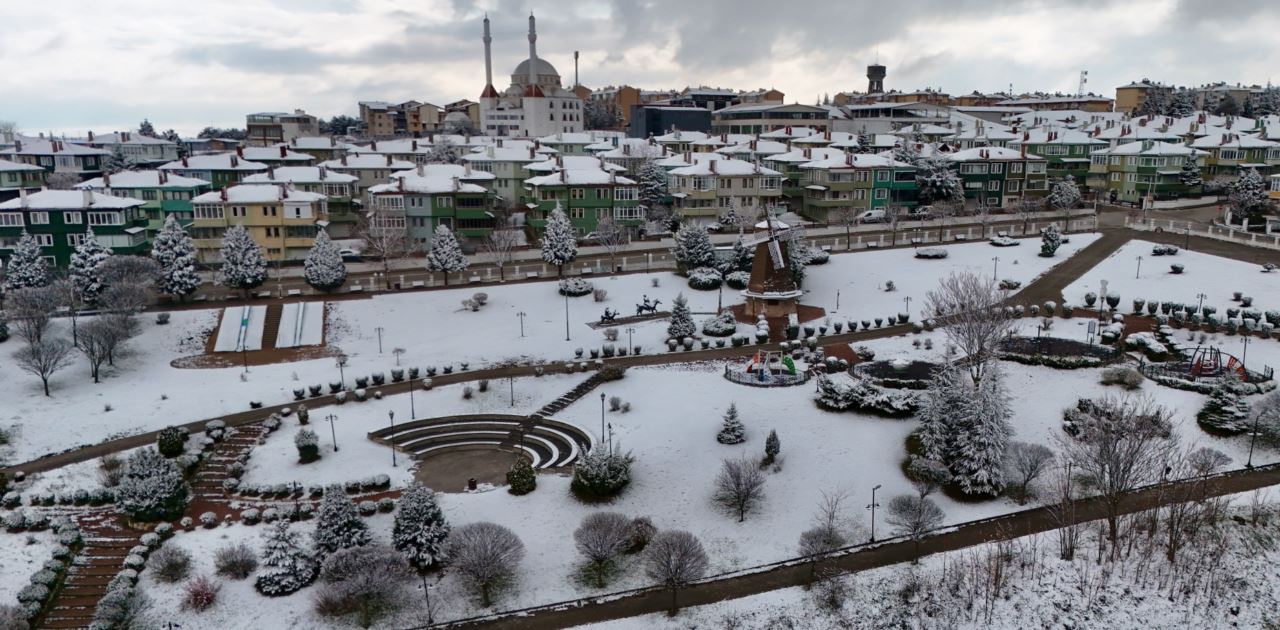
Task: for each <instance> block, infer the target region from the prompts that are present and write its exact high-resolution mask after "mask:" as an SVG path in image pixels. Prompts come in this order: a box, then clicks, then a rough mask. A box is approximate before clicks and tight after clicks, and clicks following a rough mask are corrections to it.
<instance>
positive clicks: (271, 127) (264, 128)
mask: <svg viewBox="0 0 1280 630" xmlns="http://www.w3.org/2000/svg"><path fill="white" fill-rule="evenodd" d="M245 131H246V133H247V136H248V139H247V140H246V142H247V143H248V144H249V145H251V146H256V147H269V146H272V145H276V144H280V143H281V142H288V141H290V140H293V139H294V138H297V137H300V136H318V135H320V124H319V121H317V120H316V117H315V116H312V115H311V114H308V113H307V112H305V111H302V110H301V109H295V110H293V113H292V114H290V113H287V112H260V113H257V114H249V115H248V116H245Z"/></svg>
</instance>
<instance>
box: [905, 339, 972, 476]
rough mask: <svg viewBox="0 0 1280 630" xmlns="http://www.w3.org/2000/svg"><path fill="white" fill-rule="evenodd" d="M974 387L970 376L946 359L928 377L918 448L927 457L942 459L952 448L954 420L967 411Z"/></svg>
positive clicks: (940, 460)
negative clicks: (939, 367) (931, 375)
mask: <svg viewBox="0 0 1280 630" xmlns="http://www.w3.org/2000/svg"><path fill="white" fill-rule="evenodd" d="M972 398H973V387H972V385H970V381H969V377H968V375H967V374H965V373H964V372H963V371H962V370H961V369H960V368H958V367H957V366H956V365H955V363H954V362H952V361H951V360H950V358H948V359H947V360H946V361H944V362H943V364H942V367H941V369H939V370H938V371H937V373H935V374H934V375H933V378H932V379H930V380H929V385H928V387H927V388H926V389H925V391H924V394H923V395H922V396H921V400H920V411H919V413H918V414H917V415H916V417H917V418H918V419H919V420H920V432H919V438H920V447H921V450H922V452H923V455H924V457H925V458H926V459H930V460H934V461H939V462H945V461H946V457H947V453H948V452H950V451H951V450H952V440H953V439H954V438H955V434H956V424H957V419H959V418H964V417H966V416H967V415H968V414H969V411H968V409H969V406H970V402H971V400H972Z"/></svg>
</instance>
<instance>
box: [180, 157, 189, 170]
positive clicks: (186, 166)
mask: <svg viewBox="0 0 1280 630" xmlns="http://www.w3.org/2000/svg"><path fill="white" fill-rule="evenodd" d="M189 166H191V165H190V164H189V163H187V158H186V156H183V157H182V168H188V167H189Z"/></svg>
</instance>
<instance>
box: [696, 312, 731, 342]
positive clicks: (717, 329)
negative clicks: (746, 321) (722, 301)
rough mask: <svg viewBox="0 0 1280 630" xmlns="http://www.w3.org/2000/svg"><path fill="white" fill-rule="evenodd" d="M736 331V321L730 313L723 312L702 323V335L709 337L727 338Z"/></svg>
mask: <svg viewBox="0 0 1280 630" xmlns="http://www.w3.org/2000/svg"><path fill="white" fill-rule="evenodd" d="M737 331H738V320H736V319H734V317H733V313H732V312H731V311H723V312H721V313H720V314H719V315H716V316H714V317H708V318H707V319H705V320H703V321H702V334H704V335H709V336H711V337H728V336H729V335H732V334H733V333H735V332H737Z"/></svg>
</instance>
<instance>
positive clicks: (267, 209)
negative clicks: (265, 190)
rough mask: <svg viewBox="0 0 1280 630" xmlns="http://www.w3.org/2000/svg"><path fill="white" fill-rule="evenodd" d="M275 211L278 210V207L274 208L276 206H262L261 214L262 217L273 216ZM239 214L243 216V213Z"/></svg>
mask: <svg viewBox="0 0 1280 630" xmlns="http://www.w3.org/2000/svg"><path fill="white" fill-rule="evenodd" d="M277 212H279V209H278V208H276V206H263V207H262V216H264V217H274V216H276V213H277ZM240 216H244V215H243V214H241V215H240Z"/></svg>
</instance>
